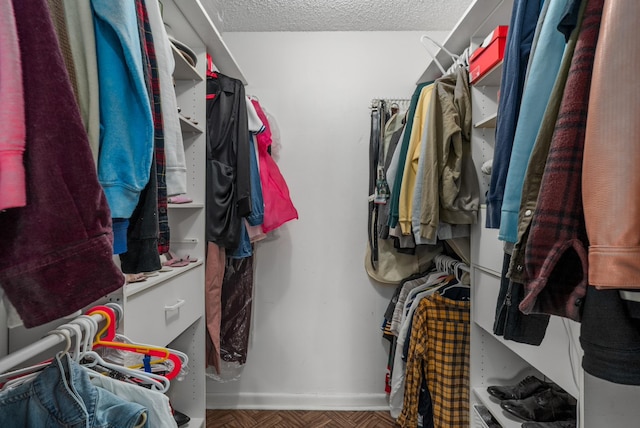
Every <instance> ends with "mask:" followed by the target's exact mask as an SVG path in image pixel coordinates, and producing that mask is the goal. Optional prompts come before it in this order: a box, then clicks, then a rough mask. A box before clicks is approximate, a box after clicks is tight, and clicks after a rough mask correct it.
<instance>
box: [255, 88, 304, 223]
mask: <svg viewBox="0 0 640 428" xmlns="http://www.w3.org/2000/svg"><path fill="white" fill-rule="evenodd" d="M251 102H252V103H253V106H254V107H255V109H256V112H257V113H258V117H259V118H260V120H261V121H262V123H263V125H264V127H265V130H264V132H261V133H259V134H258V135H256V140H257V142H258V160H259V165H260V167H259V168H260V183H261V184H262V197H263V199H264V222H263V223H262V230H263V231H264V233H269V232H271V231H272V230H275V229H277V228H278V227H280V226H282V225H283V224H285V223H286V222H288V221H291V220H295V219H297V218H298V211H297V210H296V208H295V206H294V205H293V201H292V200H291V196H290V195H289V187H288V186H287V182H286V181H285V179H284V177H283V176H282V173H281V172H280V168H278V164H277V163H276V161H275V160H273V158H272V157H271V155H270V154H269V152H268V150H269V147H271V128H270V125H269V120H268V119H267V116H266V114H265V112H264V111H263V109H262V106H261V105H260V103H259V102H258V101H257V100H251Z"/></svg>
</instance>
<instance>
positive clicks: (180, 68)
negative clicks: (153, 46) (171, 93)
mask: <svg viewBox="0 0 640 428" xmlns="http://www.w3.org/2000/svg"><path fill="white" fill-rule="evenodd" d="M169 44H170V45H171V51H172V52H173V59H174V61H175V63H176V67H175V69H174V70H173V77H174V78H175V79H177V80H193V81H196V82H201V81H202V80H204V78H203V77H202V76H201V75H200V73H198V70H196V69H195V68H194V67H193V66H192V65H191V64H189V62H187V60H186V59H184V57H183V56H182V54H181V53H180V51H179V50H178V49H177V48H176V47H175V46H174V45H173V43H169Z"/></svg>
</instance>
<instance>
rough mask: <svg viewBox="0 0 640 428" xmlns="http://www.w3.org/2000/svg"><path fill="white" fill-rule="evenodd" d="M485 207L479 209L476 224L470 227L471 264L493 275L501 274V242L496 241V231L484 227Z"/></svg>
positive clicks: (502, 255) (502, 251) (502, 254)
mask: <svg viewBox="0 0 640 428" xmlns="http://www.w3.org/2000/svg"><path fill="white" fill-rule="evenodd" d="M486 217H487V207H486V206H485V205H482V206H481V207H480V211H479V216H478V223H476V224H473V225H471V264H472V265H474V266H478V267H480V268H482V269H484V270H487V271H490V272H492V273H494V274H495V275H498V276H499V275H500V272H502V260H503V257H504V250H503V244H502V241H500V240H499V239H498V232H499V231H498V229H487V228H486V227H484V225H485V219H486Z"/></svg>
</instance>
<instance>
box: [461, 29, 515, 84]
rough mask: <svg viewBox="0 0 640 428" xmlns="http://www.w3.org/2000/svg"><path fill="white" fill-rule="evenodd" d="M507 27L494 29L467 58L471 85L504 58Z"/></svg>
mask: <svg viewBox="0 0 640 428" xmlns="http://www.w3.org/2000/svg"><path fill="white" fill-rule="evenodd" d="M508 30H509V27H508V26H507V25H501V26H499V27H496V29H495V30H493V31H492V32H491V34H489V35H488V36H487V37H486V38H485V39H484V42H482V45H480V47H478V49H476V50H475V51H474V52H473V53H472V54H471V56H470V57H469V82H471V83H473V82H474V81H477V80H478V79H480V78H481V77H482V76H484V75H485V74H487V72H488V71H490V70H491V69H492V68H494V67H495V66H496V65H497V64H499V63H500V61H502V59H503V58H504V48H505V46H506V44H507V32H508Z"/></svg>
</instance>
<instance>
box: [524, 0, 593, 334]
mask: <svg viewBox="0 0 640 428" xmlns="http://www.w3.org/2000/svg"><path fill="white" fill-rule="evenodd" d="M585 3H586V10H585V12H584V17H583V21H582V24H581V28H580V35H579V37H578V41H577V44H576V48H575V52H574V55H573V61H572V64H571V68H570V70H569V77H568V79H567V86H566V89H565V93H564V96H563V99H562V105H561V107H560V113H559V116H558V122H557V123H556V130H555V132H554V135H553V140H552V142H551V147H550V150H549V156H548V159H547V166H546V168H545V172H544V176H543V177H542V184H541V188H540V196H539V202H538V207H537V209H536V212H535V214H534V216H533V223H532V225H531V233H530V237H529V241H528V242H527V249H526V251H525V255H526V265H525V266H526V270H527V277H528V278H529V279H528V281H527V282H526V284H525V289H526V296H525V298H524V299H523V301H522V303H521V304H520V309H521V310H522V311H523V312H525V313H529V312H544V313H548V314H554V315H559V316H563V317H567V318H571V319H573V320H576V321H579V320H580V316H581V314H580V311H581V309H582V308H581V302H582V301H583V300H584V296H585V293H586V288H587V285H588V283H589V282H588V247H589V241H588V239H587V233H586V229H585V223H584V212H583V207H582V188H581V185H582V166H583V165H582V161H583V152H584V141H585V128H586V120H587V109H588V106H589V88H590V85H591V70H592V69H593V61H594V56H595V50H596V44H597V41H598V32H599V29H600V21H601V18H602V9H603V5H604V0H586V1H585ZM557 189H564V190H563V191H562V192H558V190H557Z"/></svg>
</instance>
